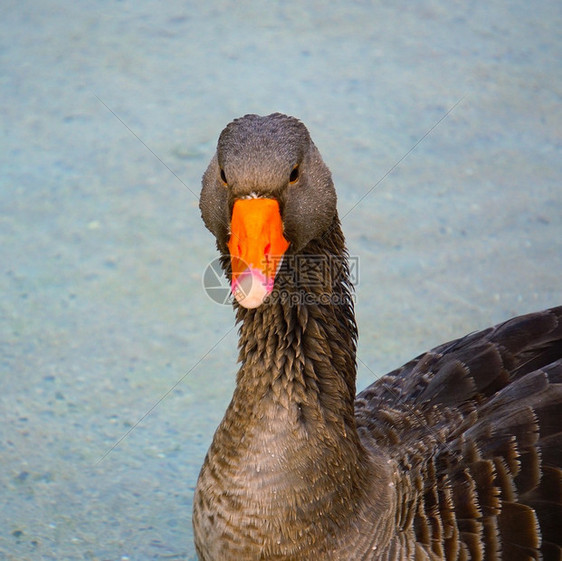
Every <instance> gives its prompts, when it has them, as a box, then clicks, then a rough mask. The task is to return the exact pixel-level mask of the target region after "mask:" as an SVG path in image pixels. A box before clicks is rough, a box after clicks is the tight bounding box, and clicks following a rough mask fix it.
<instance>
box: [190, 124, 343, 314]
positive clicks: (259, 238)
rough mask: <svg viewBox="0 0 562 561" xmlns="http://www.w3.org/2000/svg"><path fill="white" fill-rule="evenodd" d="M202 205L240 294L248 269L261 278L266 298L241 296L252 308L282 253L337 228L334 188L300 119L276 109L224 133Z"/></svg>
mask: <svg viewBox="0 0 562 561" xmlns="http://www.w3.org/2000/svg"><path fill="white" fill-rule="evenodd" d="M246 201H247V202H246ZM252 201H254V202H252ZM267 201H269V202H267ZM200 208H201V214H202V217H203V221H204V222H205V225H206V226H207V228H208V229H209V230H210V231H211V232H212V233H213V234H214V236H215V237H216V239H217V246H218V248H219V250H220V251H221V253H222V254H223V255H228V254H230V257H231V259H232V272H233V279H232V280H233V292H234V293H235V295H236V290H235V288H236V287H235V286H234V285H235V283H236V282H240V283H243V279H244V275H245V274H246V276H247V277H248V278H249V279H250V280H251V281H254V284H255V280H256V279H257V278H258V277H259V278H260V279H261V280H262V281H263V282H261V285H262V287H263V290H264V291H265V293H264V295H263V297H262V295H261V294H259V293H258V294H257V296H256V295H255V294H254V296H256V298H257V299H255V298H254V299H247V300H245V299H244V298H238V300H239V302H240V303H241V304H242V305H245V306H247V307H255V305H259V304H261V302H262V301H263V298H265V296H266V295H267V293H269V291H270V289H271V287H272V284H273V280H274V277H275V273H276V271H277V266H278V264H279V260H280V258H281V257H282V255H283V254H284V253H285V252H287V253H292V254H296V253H299V252H301V251H302V250H303V249H304V248H305V247H306V246H307V245H308V244H309V243H310V242H311V241H313V240H316V239H318V238H320V237H321V236H322V235H323V234H324V233H325V232H326V231H327V230H328V228H329V227H330V226H331V225H332V222H333V221H334V218H335V216H336V193H335V190H334V185H333V183H332V178H331V174H330V171H329V170H328V168H327V167H326V165H325V164H324V162H323V161H322V158H321V156H320V153H319V152H318V149H317V148H316V146H315V145H314V143H313V142H312V140H311V138H310V135H309V133H308V130H307V129H306V127H305V126H304V125H303V124H302V123H301V122H300V121H298V120H297V119H295V118H294V117H288V116H286V115H281V114H279V113H274V114H272V115H268V116H267V117H260V116H259V115H246V116H244V117H241V118H240V119H236V120H234V121H233V122H232V123H230V124H229V125H227V127H226V128H225V129H224V130H223V131H222V133H221V135H220V137H219V141H218V145H217V152H216V154H215V156H214V157H213V159H212V160H211V163H210V164H209V167H208V168H207V171H206V172H205V174H204V175H203V188H202V191H201V200H200ZM258 258H259V259H260V260H261V262H260V263H258V262H255V261H256V260H257V259H258ZM237 263H239V264H238V265H237ZM258 269H259V270H258ZM254 273H256V274H254ZM256 275H257V276H256ZM260 275H261V277H260ZM262 277H263V278H262ZM245 302H246V303H245ZM248 304H250V305H248ZM251 304H255V305H251Z"/></svg>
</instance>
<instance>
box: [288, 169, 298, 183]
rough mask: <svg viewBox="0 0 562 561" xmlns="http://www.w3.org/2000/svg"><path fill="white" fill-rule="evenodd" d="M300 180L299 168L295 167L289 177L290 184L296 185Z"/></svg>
mask: <svg viewBox="0 0 562 561" xmlns="http://www.w3.org/2000/svg"><path fill="white" fill-rule="evenodd" d="M298 178H299V166H295V167H294V168H293V170H292V171H291V175H290V176H289V183H296V182H297V180H298Z"/></svg>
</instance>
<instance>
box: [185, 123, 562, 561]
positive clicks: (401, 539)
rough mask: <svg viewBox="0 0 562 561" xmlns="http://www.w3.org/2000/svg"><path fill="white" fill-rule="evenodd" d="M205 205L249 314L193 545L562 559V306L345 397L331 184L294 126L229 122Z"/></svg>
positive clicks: (433, 355) (346, 336)
mask: <svg viewBox="0 0 562 561" xmlns="http://www.w3.org/2000/svg"><path fill="white" fill-rule="evenodd" d="M200 206H201V212H202V216H203V220H204V222H205V224H206V226H207V227H208V228H209V230H210V231H211V232H212V233H213V234H214V236H215V237H216V240H217V246H218V249H219V251H220V253H221V256H222V260H223V265H224V267H225V270H226V271H227V274H228V275H229V276H230V278H231V280H232V289H233V293H234V295H235V297H236V299H237V302H235V308H236V314H237V320H238V321H239V322H240V324H241V325H240V342H239V349H240V359H239V360H240V363H241V366H240V370H239V372H238V377H237V386H236V389H235V392H234V396H233V398H232V401H231V403H230V406H229V407H228V410H227V412H226V414H225V417H224V419H223V421H222V423H221V424H220V426H219V428H218V429H217V431H216V433H215V436H214V440H213V443H212V445H211V448H210V449H209V452H208V454H207V457H206V458H205V462H204V465H203V467H202V469H201V474H200V476H199V481H198V483H197V490H196V493H195V499H194V512H193V524H194V531H195V544H196V548H197V553H198V555H199V558H200V559H201V560H204V561H218V560H228V561H244V560H293V561H297V560H312V561H324V560H342V561H343V560H345V561H357V560H367V559H369V560H375V559H377V560H379V559H380V560H388V561H393V560H416V561H420V560H441V559H447V560H454V559H458V560H469V559H471V560H480V559H486V560H496V559H503V560H507V561H518V560H529V559H544V560H545V561H546V560H554V559H556V560H560V559H561V552H562V549H561V543H562V527H561V521H562V506H561V505H562V478H561V469H560V466H561V465H562V457H561V456H562V454H561V444H562V432H561V430H562V385H561V383H562V358H561V357H562V307H558V308H553V309H551V310H547V311H544V312H539V313H535V314H530V315H526V316H523V317H518V318H514V319H512V320H510V321H507V322H505V323H503V324H501V325H499V326H497V327H494V328H490V329H487V330H485V331H482V332H479V333H475V334H472V335H468V336H466V337H464V338H462V339H458V340H456V341H452V342H450V343H447V344H445V345H442V346H440V347H438V348H436V349H433V350H432V351H430V352H428V353H426V354H424V355H421V356H419V357H418V358H416V359H414V360H413V361H411V362H410V363H408V364H406V365H405V366H403V367H402V368H400V369H398V370H396V371H394V372H391V373H390V374H388V375H386V376H384V377H383V378H381V379H379V380H377V381H376V382H375V383H374V384H372V385H371V386H370V387H368V388H367V389H366V390H365V391H363V392H362V393H360V394H359V395H358V396H357V397H355V374H356V366H355V342H356V337H357V329H356V324H355V318H354V311H353V304H352V300H351V287H350V284H349V278H348V268H347V264H346V250H345V245H344V238H343V235H342V232H341V229H340V224H339V220H338V215H337V212H336V194H335V191H334V187H333V184H332V180H331V176H330V172H329V170H328V168H327V167H326V165H325V164H324V163H323V161H322V158H321V157H320V154H319V152H318V150H317V149H316V147H315V145H314V144H313V142H312V140H311V139H310V136H309V134H308V131H307V129H306V128H305V126H304V125H303V124H302V123H300V122H299V121H298V120H297V119H294V118H292V117H287V116H285V115H280V114H274V115H269V116H267V117H260V116H257V115H246V116H245V117H242V118H240V119H237V120H235V121H234V122H232V123H230V124H229V125H228V126H227V127H226V128H225V129H224V131H223V132H222V134H221V135H220V138H219V141H218V147H217V152H216V155H215V157H214V158H213V160H212V161H211V163H210V165H209V167H208V169H207V171H206V172H205V175H204V177H203V189H202V193H201V203H200ZM281 256H283V258H281Z"/></svg>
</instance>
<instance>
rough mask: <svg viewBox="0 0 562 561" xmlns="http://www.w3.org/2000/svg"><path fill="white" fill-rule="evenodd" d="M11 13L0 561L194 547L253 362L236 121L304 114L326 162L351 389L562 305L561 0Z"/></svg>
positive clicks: (4, 72) (4, 167)
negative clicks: (351, 347) (226, 243)
mask: <svg viewBox="0 0 562 561" xmlns="http://www.w3.org/2000/svg"><path fill="white" fill-rule="evenodd" d="M0 12H1V17H0V102H1V103H0V126H1V133H0V345H1V349H0V560H2V561H4V560H10V561H25V560H35V559H37V560H43V559H44V560H57V561H58V560H66V559H69V560H70V559H72V560H74V559H88V560H111V561H126V560H141V561H142V560H152V559H193V558H194V548H193V544H192V531H191V502H192V496H193V489H194V485H195V481H196V477H197V473H198V470H199V466H200V465H201V462H202V460H203V457H204V454H205V451H206V449H207V447H208V445H209V442H210V439H211V437H212V433H213V431H214V428H215V427H216V425H217V423H218V422H219V421H220V419H221V417H222V413H223V411H224V409H225V407H226V404H227V403H228V400H229V398H230V394H231V391H232V387H233V381H234V377H235V372H236V364H235V361H236V329H233V314H232V310H231V309H230V308H229V307H227V306H219V305H217V304H215V303H214V302H213V301H211V300H210V299H209V298H208V297H207V296H206V294H205V292H204V291H203V289H202V286H201V278H202V275H203V272H204V270H205V267H206V265H207V264H208V263H209V262H210V261H211V260H212V259H213V258H214V257H215V255H216V254H215V249H214V240H213V239H212V237H211V235H210V234H209V233H208V232H207V231H206V230H205V229H204V227H203V225H202V223H201V221H200V217H199V211H198V208H197V204H198V202H197V197H198V193H199V186H200V177H201V174H202V172H203V171H204V169H205V167H206V165H207V162H208V160H209V159H210V158H211V156H212V153H213V150H214V145H215V142H216V138H217V136H218V134H219V132H220V130H221V129H222V127H223V126H224V125H225V124H226V123H227V122H229V121H230V120H231V119H233V118H235V117H237V116H240V115H242V114H245V113H249V112H254V113H261V114H267V113H270V112H273V111H282V112H286V113H290V114H293V115H295V116H298V117H299V118H301V119H302V120H303V121H304V122H305V123H306V124H307V125H308V127H309V129H310V131H311V133H312V135H313V138H314V139H315V142H316V144H317V145H318V147H319V148H320V150H321V152H322V154H323V156H324V159H325V160H326V162H327V163H328V165H329V166H330V168H331V169H332V172H333V175H334V179H335V182H336V185H337V187H338V192H339V209H340V215H341V216H342V217H343V226H344V229H345V232H346V234H347V240H348V245H349V250H350V253H351V254H352V255H354V256H357V257H358V258H359V273H360V278H359V284H358V287H357V311H358V320H359V326H360V336H361V339H360V346H359V359H360V361H359V377H360V381H359V387H364V386H365V385H366V384H368V383H369V382H370V381H371V380H373V379H374V378H375V376H376V375H380V374H382V373H384V372H386V371H387V370H389V369H391V368H393V367H396V366H399V365H400V364H402V363H403V362H405V361H406V360H408V359H410V358H411V357H413V356H415V355H416V354H418V353H420V352H422V351H424V350H426V349H428V348H430V347H432V346H434V345H437V344H439V343H442V342H444V341H446V340H448V339H452V338H454V337H458V336H461V335H463V334H465V333H467V332H470V331H474V330H476V329H479V328H483V327H486V326H488V325H489V324H492V323H495V322H499V321H501V320H503V319H506V318H508V317H510V316H512V315H515V314H518V313H524V312H528V311H532V310H535V309H540V308H543V307H547V306H550V305H555V304H560V303H562V284H561V276H562V218H561V217H562V185H561V180H562V62H561V61H562V36H561V34H560V29H562V3H560V2H559V1H551V2H547V1H544V2H524V1H521V0H515V1H513V2H501V1H499V0H495V1H486V2H485V1H474V2H460V1H451V0H424V1H419V2H410V1H407V2H406V1H398V2H392V3H390V2H361V1H354V2H352V1H348V2H344V1H340V0H336V1H334V2H330V3H327V2H320V1H316V2H300V1H295V0H289V1H284V2H257V1H243V0H242V1H222V2H218V1H210V2H206V3H203V2H195V1H188V2H180V1H177V0H171V1H169V2H149V1H145V0H140V1H133V0H125V1H122V2H109V1H99V2H84V1H78V2H65V1H62V0H60V1H56V0H46V1H42V2H32V1H29V0H28V1H17V2H16V1H11V0H3V1H2V2H1V6H0ZM459 100H460V102H459ZM457 103H458V104H457ZM455 104H457V105H456V106H455ZM453 107H454V109H453V110H452V111H451V112H450V113H449V114H448V116H447V117H446V118H444V119H443V120H442V121H441V122H439V121H440V119H442V118H443V117H444V116H445V115H446V114H447V112H448V111H449V110H451V108H453ZM436 125H437V126H436ZM433 127H435V128H433ZM426 133H429V134H427V136H425V138H423V137H424V135H426ZM422 138H423V140H422V141H421V142H420V143H419V144H417V143H418V141H419V140H420V139H422ZM416 144H417V145H416ZM414 147H415V148H414ZM412 148H414V149H413V150H412ZM389 171H390V173H388V172H389ZM387 174H388V175H387ZM381 180H382V181H381ZM375 185H376V188H375V189H373V190H371V189H372V187H373V186H375ZM131 429H132V430H131ZM129 431H130V432H129ZM127 433H128V434H127ZM125 435H126V436H125ZM124 436H125V438H123V437H124ZM121 439H122V440H121ZM117 443H118V444H117ZM116 444H117V446H115V445H116ZM114 446H115V447H114ZM113 447H114V448H113ZM110 450H111V452H110V453H109V454H107V453H108V452H109V451H110ZM106 454H107V455H106ZM102 458H103V459H102ZM100 459H102V461H100Z"/></svg>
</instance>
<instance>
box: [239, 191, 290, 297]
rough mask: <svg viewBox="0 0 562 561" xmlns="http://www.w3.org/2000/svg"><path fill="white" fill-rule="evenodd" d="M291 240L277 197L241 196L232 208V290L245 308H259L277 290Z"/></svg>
mask: <svg viewBox="0 0 562 561" xmlns="http://www.w3.org/2000/svg"><path fill="white" fill-rule="evenodd" d="M288 247H289V242H288V241H287V240H286V239H285V238H284V236H283V221H282V220H281V213H280V211H279V203H278V202H277V201H276V200H275V199H238V200H237V201H235V203H234V207H233V209H232V220H231V222H230V240H229V241H228V249H229V251H230V259H231V265H232V287H231V290H232V293H233V294H234V297H235V298H236V300H238V303H239V304H241V305H242V306H244V307H245V308H257V307H258V306H259V305H260V304H262V302H263V301H264V300H265V298H266V296H268V295H269V294H270V293H271V291H272V290H273V283H274V282H275V275H276V274H277V270H278V268H279V266H280V265H281V261H282V259H283V254H284V253H285V252H286V251H287V248H288Z"/></svg>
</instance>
